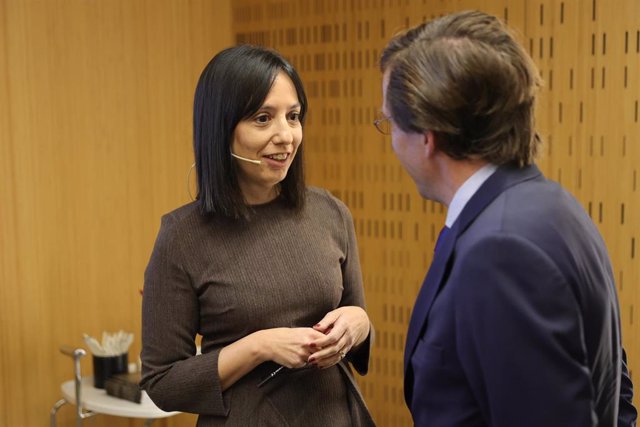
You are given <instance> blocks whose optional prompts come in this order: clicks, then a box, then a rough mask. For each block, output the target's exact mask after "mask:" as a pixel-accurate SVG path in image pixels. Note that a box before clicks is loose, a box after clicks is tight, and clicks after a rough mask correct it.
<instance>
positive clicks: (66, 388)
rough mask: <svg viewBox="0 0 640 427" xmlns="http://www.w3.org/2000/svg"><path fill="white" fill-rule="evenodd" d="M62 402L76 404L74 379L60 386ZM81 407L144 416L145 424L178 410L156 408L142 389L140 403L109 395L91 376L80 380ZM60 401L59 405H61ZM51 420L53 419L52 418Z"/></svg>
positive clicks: (103, 411) (99, 412) (94, 411)
mask: <svg viewBox="0 0 640 427" xmlns="http://www.w3.org/2000/svg"><path fill="white" fill-rule="evenodd" d="M60 389H61V391H62V397H63V399H62V400H61V401H60V402H62V401H64V403H70V404H72V405H75V404H76V394H75V380H69V381H66V382H64V383H62V386H61V387H60ZM81 390H82V393H81V397H80V399H81V400H82V409H83V410H86V411H91V412H92V413H94V414H104V415H113V416H116V417H127V418H145V419H146V420H147V421H146V422H145V426H148V425H151V423H152V422H153V420H155V419H157V418H166V417H171V416H173V415H176V414H179V413H180V412H165V411H163V410H162V409H160V408H158V407H157V406H156V405H155V404H154V403H153V402H152V401H151V399H150V398H149V395H147V393H146V392H145V391H144V390H143V391H142V398H141V400H140V403H135V402H130V401H128V400H125V399H120V398H117V397H113V396H109V395H108V394H107V392H106V391H104V390H103V389H100V388H95V387H94V386H93V377H83V378H82V381H81ZM64 403H62V404H61V405H60V406H62V405H63V404H64ZM52 422H53V420H52Z"/></svg>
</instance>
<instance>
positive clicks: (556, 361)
mask: <svg viewBox="0 0 640 427" xmlns="http://www.w3.org/2000/svg"><path fill="white" fill-rule="evenodd" d="M381 69H382V71H383V73H384V76H383V96H384V101H383V108H382V114H383V117H382V118H381V119H378V120H377V121H376V126H377V127H378V129H380V130H382V131H384V130H389V131H390V133H391V135H392V145H393V149H394V151H395V153H396V155H397V157H398V159H399V160H400V162H401V163H402V164H403V166H404V168H405V169H406V170H407V172H408V173H409V175H411V177H412V178H413V180H414V181H415V183H416V185H417V187H418V191H419V192H420V194H421V195H422V196H423V197H424V198H426V199H430V200H434V201H437V202H440V203H443V204H444V205H446V206H447V207H448V211H447V219H446V228H445V229H444V233H442V234H441V236H440V237H439V239H438V242H437V244H436V252H435V254H434V260H433V263H432V265H431V267H430V269H429V272H428V274H427V277H426V279H425V282H424V284H423V286H422V289H421V290H420V293H419V295H418V298H417V301H416V304H415V308H414V310H413V314H412V318H411V322H410V325H409V331H408V334H407V341H406V348H405V365H404V366H405V398H406V402H407V404H408V406H409V409H410V410H411V413H412V416H413V419H414V422H415V424H416V425H417V426H437V427H440V426H474V427H478V426H504V427H527V426H531V427H554V426H558V427H560V426H561V427H579V426H599V427H614V426H616V425H618V426H633V425H635V419H636V410H635V408H634V407H633V405H632V403H631V398H632V384H631V381H630V379H629V375H628V370H627V367H626V360H625V357H626V356H625V355H624V352H623V349H622V344H621V342H622V341H621V336H620V321H619V308H618V302H617V296H616V288H615V283H614V279H613V276H612V271H611V266H610V262H609V258H608V255H607V251H606V248H605V245H604V242H603V240H602V238H601V236H600V235H599V233H598V230H597V229H596V227H595V226H594V224H593V223H592V221H591V220H590V218H589V217H588V215H587V214H586V213H585V212H584V210H583V209H582V208H581V207H580V205H579V204H578V203H577V202H576V201H575V200H574V199H573V197H571V196H570V195H569V194H568V193H567V192H565V191H564V190H562V189H561V188H560V187H559V186H558V185H557V184H556V183H553V182H551V181H548V180H546V179H545V178H544V176H542V174H541V173H540V171H539V170H538V169H537V167H536V166H535V165H534V157H535V155H536V151H537V150H538V145H539V142H540V140H539V138H538V135H537V134H536V132H535V128H534V104H535V99H536V92H537V89H538V86H539V78H538V74H537V71H536V68H535V65H534V64H533V62H532V60H531V59H530V58H529V57H528V55H527V54H526V52H525V51H524V50H523V49H522V48H521V47H520V46H519V45H518V43H517V42H516V41H515V39H514V38H513V37H512V35H511V34H510V32H509V31H508V30H507V28H506V27H505V26H504V25H503V24H502V23H501V22H500V21H499V20H498V19H496V18H495V17H492V16H489V15H486V14H484V13H481V12H462V13H456V14H452V15H448V16H444V17H442V18H439V19H436V20H434V21H431V22H428V23H425V24H422V25H419V26H417V27H415V28H413V29H411V30H409V31H407V32H405V33H403V34H401V35H399V36H397V37H395V38H394V39H393V40H391V41H390V42H389V44H388V45H387V47H386V49H385V50H384V52H383V54H382V59H381ZM389 126H390V129H389Z"/></svg>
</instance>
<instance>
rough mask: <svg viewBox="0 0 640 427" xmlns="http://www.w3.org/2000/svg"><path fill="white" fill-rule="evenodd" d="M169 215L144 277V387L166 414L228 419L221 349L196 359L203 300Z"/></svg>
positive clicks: (163, 222)
mask: <svg viewBox="0 0 640 427" xmlns="http://www.w3.org/2000/svg"><path fill="white" fill-rule="evenodd" d="M175 235H176V230H175V226H174V224H173V220H172V219H171V217H169V216H165V217H163V219H162V225H161V228H160V232H159V233H158V238H157V240H156V244H155V247H154V249H153V252H152V254H151V259H150V261H149V264H148V266H147V269H146V271H145V276H144V292H143V300H142V354H141V359H142V381H141V383H140V385H141V387H142V388H143V389H145V390H146V391H147V393H148V394H149V397H151V399H152V400H153V402H154V403H155V404H156V405H157V406H158V407H159V408H161V409H163V410H165V411H183V412H192V413H197V414H209V415H217V416H226V415H228V411H229V402H228V399H229V394H228V393H225V394H224V397H223V393H222V387H221V384H220V379H219V376H218V355H219V350H216V351H212V352H209V353H207V354H203V355H198V356H196V355H195V354H196V347H195V341H194V340H195V336H196V333H197V331H198V329H199V302H198V298H197V295H196V293H195V291H194V288H193V287H192V285H191V281H190V278H189V276H188V274H187V273H186V272H185V271H184V269H183V268H182V263H181V256H182V253H181V251H180V247H179V241H178V239H176V238H175Z"/></svg>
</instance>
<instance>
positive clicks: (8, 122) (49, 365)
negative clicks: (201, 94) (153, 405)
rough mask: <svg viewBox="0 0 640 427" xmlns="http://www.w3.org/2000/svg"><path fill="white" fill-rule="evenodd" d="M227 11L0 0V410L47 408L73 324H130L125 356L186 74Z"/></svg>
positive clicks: (191, 75) (74, 339)
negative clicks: (62, 349) (63, 346)
mask: <svg viewBox="0 0 640 427" xmlns="http://www.w3.org/2000/svg"><path fill="white" fill-rule="evenodd" d="M230 18H231V10H230V2H228V1H215V2H212V1H208V0H194V1H190V2H187V3H185V2H181V1H177V0H161V1H151V0H145V1H143V0H141V1H128V0H109V1H105V0H96V1H84V0H65V1H62V0H58V1H56V0H49V1H35V0H30V1H21V0H0V22H1V23H2V28H1V30H0V167H1V172H0V241H1V242H2V243H0V245H1V246H0V247H1V248H2V253H1V254H0V266H1V267H2V272H1V273H0V274H1V276H0V277H1V278H2V283H0V313H1V314H0V320H1V321H2V322H1V325H0V356H1V358H0V369H1V371H0V378H1V380H0V407H1V410H0V425H3V426H4V425H6V426H10V425H20V426H40V425H46V424H47V423H48V411H49V409H50V407H51V405H52V404H53V402H54V401H55V400H57V399H58V398H59V397H60V392H59V386H60V383H61V382H62V381H64V380H67V379H69V378H71V376H72V364H71V361H70V360H69V359H67V358H66V357H64V356H62V355H61V354H60V353H59V352H58V347H59V346H60V345H61V344H64V343H68V344H72V345H82V341H81V337H82V333H83V332H87V333H89V334H92V335H99V334H100V333H101V332H102V331H103V330H111V331H115V330H118V329H125V330H128V331H132V332H134V333H135V335H136V341H135V343H134V345H133V348H132V349H131V353H130V359H131V361H135V360H136V359H137V354H138V352H139V350H140V303H141V300H140V295H139V293H138V290H139V289H140V288H141V287H142V279H143V277H142V276H143V271H144V268H145V266H146V263H147V260H148V257H149V254H150V251H151V247H152V245H153V241H154V239H155V235H156V232H157V229H158V227H159V219H160V216H161V214H162V213H164V212H167V211H168V210H170V209H172V208H174V207H175V206H177V205H179V204H182V203H184V202H186V201H187V200H188V194H187V190H186V178H187V172H188V170H189V166H190V164H191V162H192V160H191V159H192V157H193V156H192V151H191V150H192V149H191V117H192V107H191V105H192V99H193V93H194V88H195V84H196V81H197V78H198V76H199V74H200V71H201V70H202V68H203V67H204V65H205V64H206V62H207V61H208V60H209V59H210V58H211V56H212V55H213V54H214V53H215V52H217V51H218V50H220V49H221V48H223V47H226V46H228V45H229V44H230V43H231V22H230ZM83 370H84V372H85V373H87V374H89V373H90V372H91V364H90V360H85V361H84V362H83ZM72 419H73V417H72V411H71V410H70V409H68V408H64V409H62V410H61V412H60V425H71V420H72ZM89 422H90V423H91V424H92V425H95V426H106V425H109V426H112V425H115V426H120V425H141V421H140V422H136V421H128V420H123V419H116V418H109V417H97V418H96V419H94V420H91V421H89ZM185 423H186V424H193V423H194V420H193V417H192V416H186V415H185V416H181V417H178V418H175V419H172V420H170V421H165V422H163V423H158V424H160V425H162V424H164V425H182V424H185Z"/></svg>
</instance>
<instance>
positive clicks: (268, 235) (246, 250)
mask: <svg viewBox="0 0 640 427" xmlns="http://www.w3.org/2000/svg"><path fill="white" fill-rule="evenodd" d="M346 305H357V306H360V307H364V295H363V288H362V276H361V272H360V265H359V260H358V250H357V246H356V240H355V233H354V229H353V222H352V219H351V215H350V213H349V211H348V209H347V208H346V206H345V205H344V204H342V202H340V201H339V200H337V199H336V198H334V197H333V196H331V195H330V194H329V193H328V192H326V191H325V190H320V189H317V188H309V189H308V190H307V197H306V204H305V208H304V209H303V211H302V212H301V213H298V214H294V213H292V211H291V210H289V209H287V208H286V207H284V206H283V205H282V203H281V202H280V200H279V199H276V200H275V201H273V202H271V203H268V204H265V205H260V206H256V207H255V215H253V216H252V218H251V219H250V220H248V221H230V220H223V219H205V218H204V217H203V216H202V215H201V214H200V213H199V209H198V206H197V205H196V204H195V203H191V204H188V205H186V206H183V207H181V208H179V209H177V210H175V211H173V212H171V213H169V214H167V215H165V216H164V217H163V218H162V225H161V228H160V232H159V234H158V238H157V240H156V244H155V247H154V250H153V253H152V255H151V260H150V261H149V265H148V266H147V270H146V272H145V284H144V298H143V310H142V363H143V378H142V386H143V388H144V389H145V390H146V391H147V393H148V394H149V396H150V397H151V399H152V400H153V401H154V402H155V403H156V404H157V405H158V406H159V407H160V408H162V409H164V410H177V411H183V412H192V413H197V414H200V417H199V418H198V424H197V425H198V426H243V427H244V426H323V427H324V426H369V425H373V421H372V420H371V417H370V416H369V413H368V411H367V409H366V407H365V405H364V402H363V400H362V397H361V395H360V393H359V391H358V389H357V387H356V386H355V383H354V381H353V378H352V376H351V373H350V370H349V369H348V365H347V362H346V361H347V360H348V361H350V362H351V363H352V364H353V366H354V367H355V369H356V370H357V371H358V372H360V373H361V374H365V373H366V372H367V368H368V363H369V351H370V345H371V340H370V339H367V341H366V342H365V343H364V344H363V345H362V346H361V347H360V348H359V349H358V350H357V351H352V352H351V353H350V354H348V355H347V358H346V359H345V360H344V361H343V363H340V364H338V365H336V366H333V367H331V368H328V369H316V368H309V369H304V370H299V371H287V372H285V373H284V374H282V375H278V376H276V377H275V378H274V379H273V380H272V381H269V382H268V383H267V385H265V386H264V387H260V388H258V387H257V384H258V383H259V382H260V380H261V379H262V378H263V377H264V376H266V375H267V374H268V373H269V372H271V371H273V370H274V369H275V367H276V365H275V364H273V363H271V362H268V363H264V364H262V365H260V366H258V367H257V368H255V369H254V370H253V371H251V372H250V373H249V374H247V375H246V376H244V377H243V378H241V379H240V380H239V381H238V382H236V383H235V384H234V385H233V386H231V387H230V388H228V389H227V390H225V391H224V392H222V391H221V387H220V379H219V377H218V354H219V351H220V349H221V348H222V347H224V346H226V345H228V344H230V343H232V342H234V341H237V340H238V339H240V338H242V337H244V336H246V335H248V334H250V333H252V332H255V331H257V330H261V329H268V328H276V327H305V326H306V327H310V326H312V325H314V324H316V323H317V322H318V321H319V320H320V319H322V318H323V317H324V315H325V314H326V313H327V312H329V311H331V310H333V309H335V308H337V307H340V306H346ZM196 334H201V335H202V337H203V338H202V353H203V354H202V355H199V356H195V350H196V349H195V344H194V337H195V336H196Z"/></svg>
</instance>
